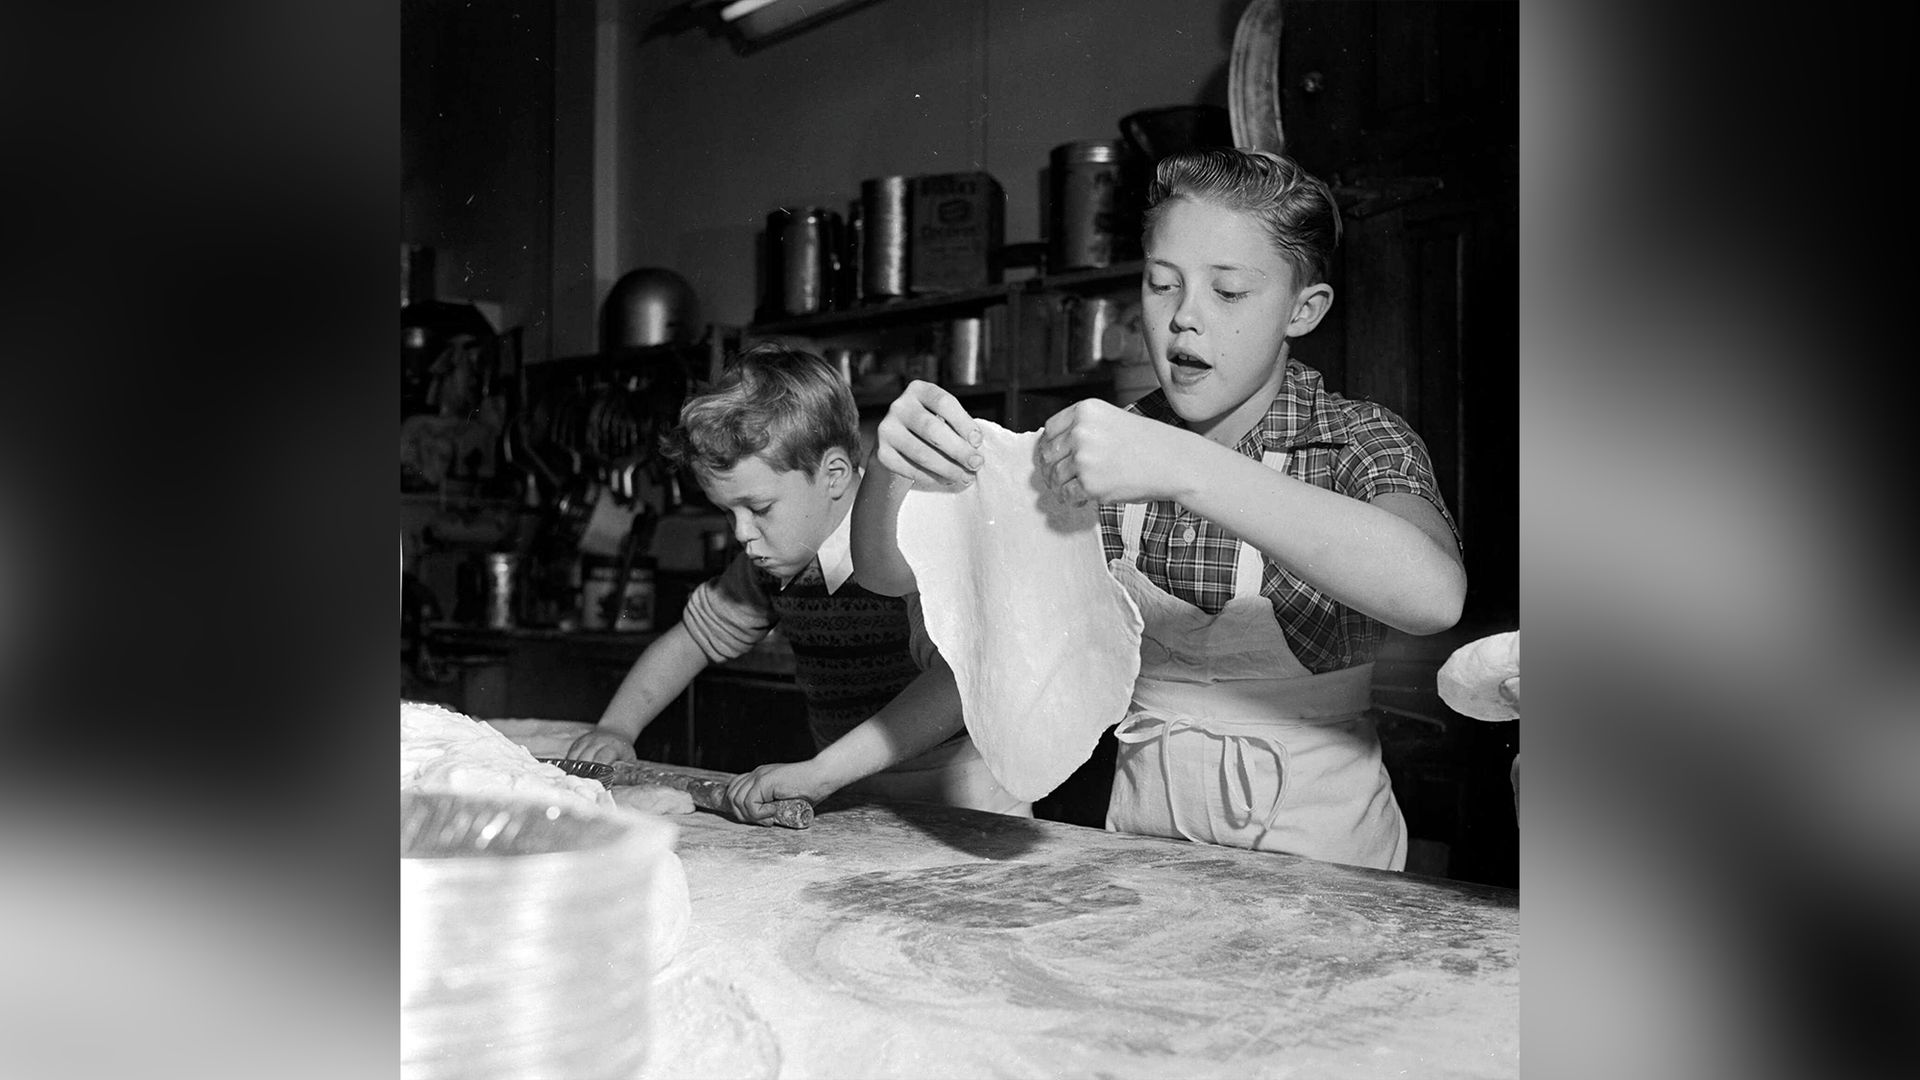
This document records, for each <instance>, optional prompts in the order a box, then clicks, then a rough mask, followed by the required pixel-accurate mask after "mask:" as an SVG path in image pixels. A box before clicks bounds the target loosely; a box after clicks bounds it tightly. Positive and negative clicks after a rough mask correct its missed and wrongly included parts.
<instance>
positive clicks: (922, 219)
mask: <svg viewBox="0 0 1920 1080" xmlns="http://www.w3.org/2000/svg"><path fill="white" fill-rule="evenodd" d="M909 220H910V222H911V224H912V232H911V234H910V239H909V240H908V243H907V288H908V290H909V291H910V292H912V293H913V295H915V296H921V295H926V294H942V293H956V292H966V291H968V290H970V289H980V288H985V287H986V286H988V285H993V284H997V283H998V282H999V281H1000V276H1001V267H1000V249H1001V247H1002V245H1004V244H1005V242H1006V193H1005V192H1004V191H1002V190H1001V188H1000V182H999V181H997V180H995V179H994V178H993V177H992V176H990V175H988V174H987V173H984V172H963V173H939V174H936V175H931V176H916V177H914V178H913V203H912V210H911V211H910V218H909Z"/></svg>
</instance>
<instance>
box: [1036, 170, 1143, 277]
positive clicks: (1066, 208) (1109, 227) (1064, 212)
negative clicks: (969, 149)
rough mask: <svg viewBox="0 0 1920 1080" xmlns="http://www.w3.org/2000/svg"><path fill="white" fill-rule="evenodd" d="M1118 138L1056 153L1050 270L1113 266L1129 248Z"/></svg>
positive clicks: (1048, 258) (1048, 263) (1051, 173)
mask: <svg viewBox="0 0 1920 1080" xmlns="http://www.w3.org/2000/svg"><path fill="white" fill-rule="evenodd" d="M1121 152H1122V148H1121V144H1120V141H1119V140H1117V139H1086V140H1082V141H1079V142H1070V143H1064V144H1062V145H1060V146H1056V147H1054V148H1053V154H1052V155H1051V158H1050V161H1049V168H1048V174H1049V177H1050V183H1049V190H1050V193H1051V195H1052V200H1051V202H1052V211H1053V212H1052V214H1051V218H1052V220H1051V222H1050V225H1051V228H1050V229H1049V230H1048V233H1049V243H1048V249H1047V268H1048V270H1049V271H1051V272H1054V273H1058V272H1060V271H1063V270H1085V269H1092V268H1095V267H1102V266H1111V265H1113V263H1114V262H1116V261H1118V259H1119V254H1118V252H1119V251H1120V250H1121V249H1123V248H1125V247H1126V246H1127V237H1126V236H1125V229H1126V222H1125V214H1124V209H1125V208H1124V205H1123V191H1122V189H1123V179H1122V169H1123V163H1122V158H1121Z"/></svg>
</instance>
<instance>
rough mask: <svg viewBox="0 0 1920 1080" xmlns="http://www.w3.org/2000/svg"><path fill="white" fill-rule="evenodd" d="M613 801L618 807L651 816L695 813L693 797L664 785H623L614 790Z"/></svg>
mask: <svg viewBox="0 0 1920 1080" xmlns="http://www.w3.org/2000/svg"><path fill="white" fill-rule="evenodd" d="M613 801H614V804H615V805H617V806H624V807H626V808H627V809H629V810H644V811H646V812H647V813H649V814H691V813H693V796H691V795H689V794H687V793H686V792H684V791H681V790H680V789H679V788H670V787H667V786H665V785H663V784H622V785H620V786H619V787H616V788H614V789H613Z"/></svg>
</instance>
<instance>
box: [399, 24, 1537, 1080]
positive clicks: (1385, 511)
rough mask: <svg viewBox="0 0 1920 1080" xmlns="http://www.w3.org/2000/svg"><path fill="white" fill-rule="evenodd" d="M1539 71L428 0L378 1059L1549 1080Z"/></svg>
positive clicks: (1470, 53) (1514, 63) (1495, 49)
mask: <svg viewBox="0 0 1920 1080" xmlns="http://www.w3.org/2000/svg"><path fill="white" fill-rule="evenodd" d="M1518 29H1519V5H1518V4H1514V3H1434V2H1383V3H1374V2H1346V3H1343V2H1330V0H1321V2H1286V3H1282V2H1280V0H1251V2H1249V0H1204V2H1194V3H1166V2H1155V0H1124V2H1117V0H1116V2H1103V0H1074V2H1060V3H1019V2H1011V0H959V2H952V3H947V2H936V0H839V2H835V0H678V2H656V3H611V2H601V3H590V2H588V3H569V2H566V0H529V2H516V3H500V4H467V3H454V2H436V0H407V2H406V3H404V4H403V5H402V24H401V85H400V91H401V94H400V106H401V136H402V146H401V150H402V155H401V166H402V189H401V209H402V235H401V244H400V251H399V255H400V268H399V269H400V286H401V294H400V321H401V335H402V340H401V351H400V404H401V408H400V429H399V430H400V440H399V445H400V491H399V496H400V510H401V518H400V520H401V535H400V596H401V631H402V632H401V680H402V688H401V698H402V704H401V747H400V753H401V818H402V821H401V828H402V831H401V864H400V915H401V940H400V950H401V970H400V978H401V984H400V988H401V1012H400V1021H401V1046H400V1053H401V1062H400V1064H401V1074H402V1075H403V1076H407V1077H418V1078H429V1077H462V1078H477V1077H520V1076H568V1077H608V1078H616V1077H617V1078H621V1080H627V1078H633V1080H642V1078H646V1080H652V1078H661V1080H664V1078H683V1077H684V1078H689V1080H691V1078H723V1077H730V1078H739V1080H749V1078H752V1080H773V1078H775V1077H789V1078H798V1077H872V1078H899V1080H911V1078H921V1077H956V1078H957V1077H1013V1076H1021V1077H1062V1076H1102V1077H1138V1078H1149V1077H1184V1078H1200V1077H1249V1076H1275V1077H1278V1076H1314V1077H1403V1076H1407V1077H1468V1076H1471V1077H1505V1076H1518V1075H1519V1049H1520V1039H1519V1020H1520V933H1519V931H1520V918H1519V823H1518V815H1517V807H1518V804H1519V788H1520V765H1519V761H1520V748H1519V731H1520V728H1521V724H1520V723H1519V717H1520V715H1521V710H1520V694H1519V686H1520V681H1519V657H1520V650H1519V629H1520V626H1519V573H1518V556H1519V483H1518V481H1519V467H1518V458H1519V427H1520V418H1519V405H1520V396H1519V362H1518V361H1519V337H1518V301H1517V291H1518V287H1519V222H1518V213H1519V160H1520V159H1519V109H1518V100H1517V83H1518V78H1519V38H1518Z"/></svg>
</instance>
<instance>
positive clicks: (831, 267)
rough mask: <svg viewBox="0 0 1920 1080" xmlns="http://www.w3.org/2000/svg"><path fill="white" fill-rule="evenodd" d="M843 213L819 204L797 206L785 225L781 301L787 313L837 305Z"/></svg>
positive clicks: (805, 312) (806, 312)
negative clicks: (836, 282)
mask: <svg viewBox="0 0 1920 1080" xmlns="http://www.w3.org/2000/svg"><path fill="white" fill-rule="evenodd" d="M839 236H840V215H839V214H836V213H834V212H833V211H831V210H827V209H824V208H822V207H818V206H807V207H802V208H800V209H797V210H794V211H793V212H792V213H791V215H790V216H789V217H788V218H787V220H786V223H785V224H784V225H783V226H782V227H781V234H780V277H781V288H780V295H781V303H782V305H783V310H784V312H785V313H786V314H787V315H817V314H819V313H820V312H823V311H830V310H832V309H833V306H834V299H835V298H834V290H833V280H834V275H835V273H836V272H837V269H838V258H837V254H836V253H837V251H838V245H839Z"/></svg>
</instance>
